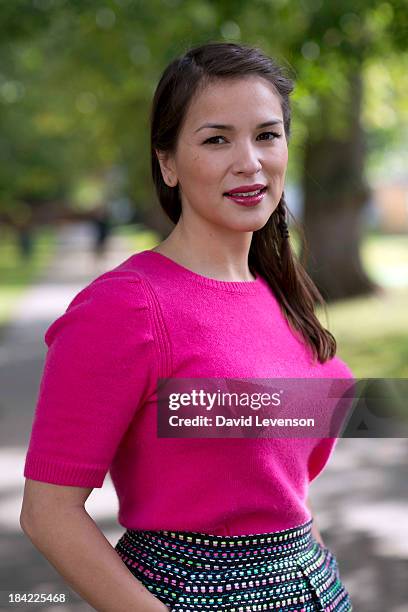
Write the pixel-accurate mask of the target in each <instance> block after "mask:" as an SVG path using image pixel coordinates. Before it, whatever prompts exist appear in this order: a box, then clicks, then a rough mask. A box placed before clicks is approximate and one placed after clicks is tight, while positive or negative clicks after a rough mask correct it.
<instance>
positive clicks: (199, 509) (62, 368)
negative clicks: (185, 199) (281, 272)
mask: <svg viewBox="0 0 408 612" xmlns="http://www.w3.org/2000/svg"><path fill="white" fill-rule="evenodd" d="M45 342H46V344H47V346H48V352H47V357H46V362H45V367H44V371H43V376H42V379H41V384H40V389H39V396H38V401H37V405H36V411H35V415H34V420H33V427H32V431H31V438H30V444H29V448H28V451H27V455H26V462H25V467H24V476H25V477H26V478H31V479H33V480H39V481H43V482H49V483H54V484H60V485H70V486H78V487H102V485H103V482H104V478H105V476H106V474H107V472H108V471H109V472H110V476H111V478H112V482H113V484H114V487H115V490H116V493H117V495H118V500H119V515H118V521H119V523H120V524H121V525H122V526H123V527H125V528H129V529H144V530H148V529H152V530H158V529H167V530H184V531H198V532H201V533H210V534H216V535H243V534H255V533H265V532H272V531H277V530H283V529H288V528H290V527H293V526H296V525H299V524H301V523H304V522H306V521H308V520H309V519H310V518H311V517H310V512H309V510H308V508H307V506H306V505H305V500H306V498H307V494H308V485H309V483H310V482H311V481H312V480H313V479H314V478H315V477H316V476H317V475H318V474H319V473H320V472H321V471H322V469H323V468H324V466H325V464H326V463H327V461H328V459H329V457H330V455H331V453H332V452H333V448H334V446H335V443H336V438H320V439H317V438H305V439H292V438H268V439H265V438H220V439H208V438H178V439H174V438H163V437H158V435H157V402H156V399H157V388H156V384H157V379H158V378H166V377H167V378H172V377H177V378H211V377H213V378H221V377H230V378H273V377H286V378H294V377H298V378H310V377H313V378H352V376H353V375H352V373H351V371H350V370H349V368H348V367H347V366H346V364H345V363H344V362H342V361H341V360H340V359H338V358H337V357H335V358H334V359H332V360H331V361H329V362H326V363H325V364H319V363H318V362H316V363H313V361H312V353H311V351H310V349H309V348H308V347H306V345H305V344H304V343H303V342H301V340H300V339H299V338H298V337H296V336H295V334H294V333H293V332H292V331H291V329H290V327H289V325H288V324H287V322H286V319H285V318H284V316H283V314H282V312H281V309H280V306H279V304H278V302H277V300H276V298H275V296H274V294H273V292H272V291H271V289H270V288H269V286H268V285H267V283H266V281H265V280H264V279H263V278H262V277H261V276H257V278H256V280H253V281H241V282H238V281H237V282H231V281H220V280H216V279H211V278H208V277H205V276H202V275H200V274H197V273H195V272H192V271H191V270H189V269H187V268H185V267H183V266H181V265H179V264H177V263H176V262H174V261H173V260H171V259H169V258H168V257H166V256H164V255H162V254H160V253H157V252H155V251H150V250H146V251H143V252H141V253H137V254H135V255H133V256H131V257H130V258H129V259H127V260H126V261H124V262H123V263H122V264H120V265H119V266H118V267H116V268H114V269H112V270H110V271H108V272H106V273H104V274H102V275H101V276H99V277H98V278H96V279H95V280H94V281H92V282H91V283H90V284H89V285H87V286H86V287H85V288H84V289H83V290H82V291H80V292H79V293H78V294H77V295H76V296H75V298H74V299H73V300H72V302H71V303H70V305H69V306H68V308H67V310H66V312H65V313H63V314H62V315H61V316H60V317H59V318H57V319H56V320H55V321H54V322H53V323H52V324H51V325H50V327H49V328H48V330H47V332H46V334H45Z"/></svg>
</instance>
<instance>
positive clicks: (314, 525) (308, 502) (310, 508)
mask: <svg viewBox="0 0 408 612" xmlns="http://www.w3.org/2000/svg"><path fill="white" fill-rule="evenodd" d="M306 506H307V507H308V508H309V510H310V514H311V515H312V517H313V524H312V534H313V535H314V537H315V538H316V540H317V541H318V542H320V544H321V545H322V546H326V545H325V543H324V542H323V539H322V536H321V535H320V532H319V530H318V528H317V525H316V520H315V518H314V516H313V510H312V506H311V504H310V501H309V498H308V499H307V500H306Z"/></svg>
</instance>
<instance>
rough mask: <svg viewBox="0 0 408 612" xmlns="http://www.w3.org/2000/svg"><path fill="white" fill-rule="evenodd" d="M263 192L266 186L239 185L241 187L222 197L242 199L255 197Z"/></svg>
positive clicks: (227, 192)
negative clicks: (238, 197) (239, 197)
mask: <svg viewBox="0 0 408 612" xmlns="http://www.w3.org/2000/svg"><path fill="white" fill-rule="evenodd" d="M265 190H266V185H262V184H260V183H256V184H255V185H241V187H236V188H235V189H231V190H230V191H226V192H225V193H224V195H234V196H242V197H245V196H255V195H258V194H259V193H261V192H263V191H265Z"/></svg>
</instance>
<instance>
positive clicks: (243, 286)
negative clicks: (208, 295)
mask: <svg viewBox="0 0 408 612" xmlns="http://www.w3.org/2000/svg"><path fill="white" fill-rule="evenodd" d="M139 255H145V256H149V257H153V258H154V259H156V261H158V262H161V263H162V264H164V265H165V266H166V267H168V268H169V269H171V270H173V271H174V272H177V274H179V275H180V276H182V277H183V278H185V279H186V280H189V281H190V282H193V283H199V284H201V285H206V286H207V287H211V288H213V289H221V290H223V291H232V292H236V293H255V292H256V291H257V290H258V289H259V287H260V286H261V284H262V277H261V276H260V275H259V274H258V273H257V272H255V280H252V281H222V280H218V279H216V278H209V277H208V276H203V275H202V274H197V272H193V271H192V270H190V269H189V268H185V267H184V266H182V265H181V264H179V263H177V262H175V261H174V260H173V259H170V257H167V255H163V253H159V252H158V251H151V250H149V249H148V250H146V251H141V253H139Z"/></svg>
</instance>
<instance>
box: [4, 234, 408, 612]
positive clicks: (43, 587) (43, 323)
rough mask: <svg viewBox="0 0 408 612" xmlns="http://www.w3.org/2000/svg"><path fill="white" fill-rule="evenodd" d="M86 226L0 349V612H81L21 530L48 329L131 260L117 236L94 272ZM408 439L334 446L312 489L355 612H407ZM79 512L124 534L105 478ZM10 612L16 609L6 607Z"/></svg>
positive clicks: (26, 301)
mask: <svg viewBox="0 0 408 612" xmlns="http://www.w3.org/2000/svg"><path fill="white" fill-rule="evenodd" d="M88 244H89V235H88V231H87V229H86V227H85V226H84V227H82V228H81V227H77V228H72V229H69V228H67V229H64V230H62V231H61V232H60V235H59V247H58V255H57V257H56V258H55V261H54V262H53V264H52V265H51V267H50V268H49V269H48V270H47V271H46V274H44V276H43V279H42V280H40V281H39V282H38V283H37V284H36V285H35V286H33V287H32V288H30V289H29V290H28V291H27V292H26V293H25V295H24V297H23V298H22V300H21V303H20V305H19V307H18V309H17V310H16V312H15V317H14V321H13V324H12V325H11V326H10V327H9V328H8V329H7V330H6V334H5V337H4V338H3V343H2V345H0V389H1V395H0V596H1V597H0V612H2V611H3V610H11V609H12V607H11V606H8V605H6V601H7V593H9V592H33V591H34V590H35V591H36V592H43V593H66V594H67V596H68V602H67V604H53V605H51V604H50V603H48V604H43V605H41V604H37V605H36V606H35V607H34V606H32V607H30V606H29V605H25V606H24V610H26V611H27V610H31V609H36V610H38V609H39V608H40V609H41V610H46V611H47V612H71V611H72V612H89V611H90V610H91V608H90V606H88V605H87V604H85V603H84V602H83V601H81V599H80V598H79V597H78V596H77V595H76V594H75V593H74V592H73V591H72V590H71V589H70V588H69V587H68V586H67V585H66V584H65V583H64V581H63V580H62V578H61V577H60V576H59V574H58V573H57V572H56V571H55V570H54V568H53V567H52V566H51V565H50V564H49V563H48V562H47V561H46V560H45V559H44V558H43V557H42V556H41V555H40V554H39V553H38V552H37V551H36V549H35V548H34V547H33V546H32V545H31V543H30V541H29V540H28V539H27V538H26V537H25V535H24V534H23V533H22V531H21V528H20V525H19V514H20V509H21V498H22V492H23V487H24V478H23V475H22V474H23V466H24V459H25V452H26V447H27V445H28V440H29V434H30V429H31V424H32V418H33V411H34V407H35V398H36V395H37V393H38V386H39V382H40V377H41V373H42V368H43V364H44V358H45V351H46V345H45V343H44V340H43V336H44V333H45V330H46V329H47V327H48V326H49V324H50V323H51V322H52V321H53V320H54V319H55V318H56V317H58V316H59V315H60V314H62V312H63V311H64V310H65V308H66V307H67V305H68V303H69V302H70V300H71V299H72V297H73V296H74V295H75V294H76V293H77V292H78V291H79V290H80V289H81V288H83V287H84V286H85V285H86V284H87V283H88V282H89V281H90V280H92V279H93V278H95V277H96V276H98V275H99V274H101V273H102V272H103V271H105V270H108V269H111V268H112V267H114V266H116V265H117V264H118V263H120V262H121V261H123V260H124V259H126V258H127V257H128V256H129V255H130V254H131V251H129V249H128V247H127V245H126V243H125V242H124V240H123V239H120V238H119V237H114V238H113V239H112V240H111V243H110V248H109V253H108V256H107V258H106V260H105V262H103V263H101V264H99V266H98V267H95V266H94V263H93V258H92V256H91V254H90V253H89V250H88ZM407 465H408V441H407V440H404V439H390V440H387V439H374V440H363V439H347V440H339V441H338V444H337V448H336V451H335V453H334V455H333V457H332V458H331V460H330V463H329V466H328V467H327V468H326V470H325V471H324V472H323V474H322V475H321V476H320V477H319V478H318V479H317V480H316V481H315V482H314V483H312V486H311V500H312V506H313V509H314V515H315V518H316V522H317V525H318V526H319V529H320V531H321V533H322V536H323V538H324V540H325V542H326V544H327V545H328V546H329V548H331V549H332V550H333V551H334V552H335V554H336V557H337V560H338V563H339V566H340V571H341V574H342V577H343V581H344V583H345V584H346V586H347V588H348V590H349V591H350V594H351V597H352V600H353V603H354V612H408V470H407ZM86 508H87V511H88V512H89V513H90V514H91V516H92V517H93V518H94V520H95V521H96V522H97V524H98V525H99V527H100V528H101V529H102V531H103V532H104V534H105V535H106V537H107V538H108V540H109V541H110V542H111V544H114V543H116V541H117V540H118V538H119V537H120V535H121V534H122V533H123V528H122V527H121V526H120V525H118V523H117V520H116V513H117V500H116V496H115V493H114V490H113V487H112V483H111V480H110V477H109V475H108V476H107V477H106V479H105V484H104V486H103V488H102V489H95V490H94V491H93V492H92V495H91V496H90V498H89V500H88V502H87V504H86ZM13 607H15V606H13Z"/></svg>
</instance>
